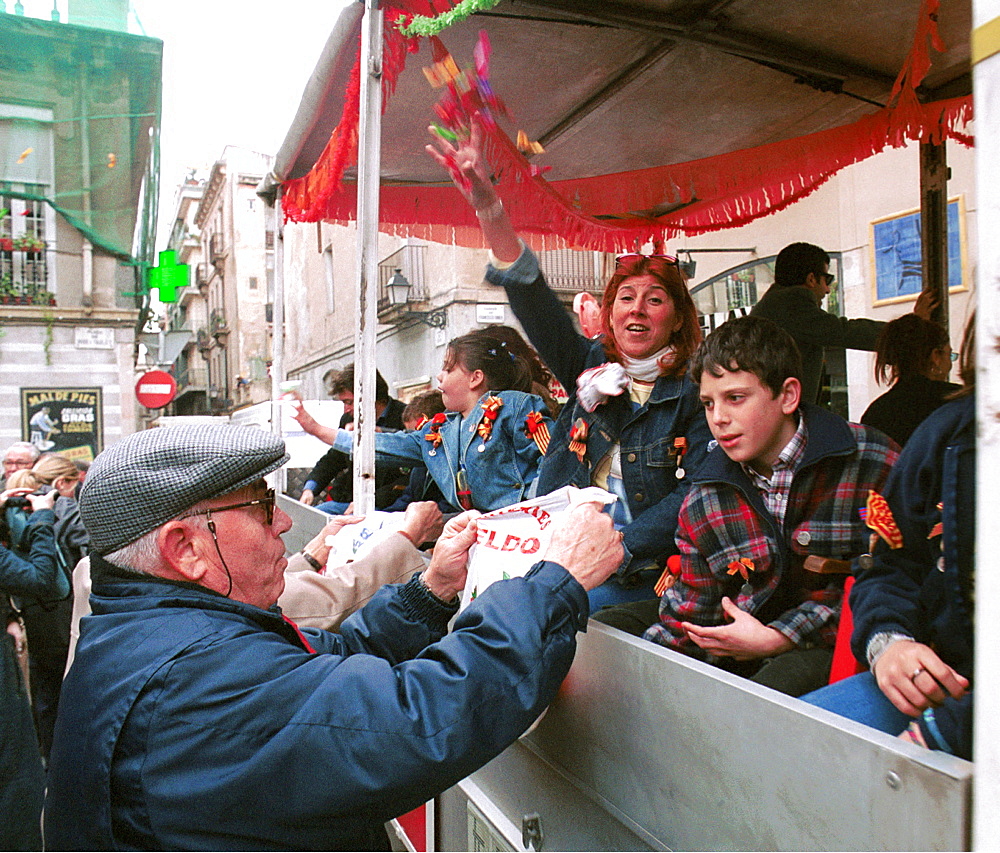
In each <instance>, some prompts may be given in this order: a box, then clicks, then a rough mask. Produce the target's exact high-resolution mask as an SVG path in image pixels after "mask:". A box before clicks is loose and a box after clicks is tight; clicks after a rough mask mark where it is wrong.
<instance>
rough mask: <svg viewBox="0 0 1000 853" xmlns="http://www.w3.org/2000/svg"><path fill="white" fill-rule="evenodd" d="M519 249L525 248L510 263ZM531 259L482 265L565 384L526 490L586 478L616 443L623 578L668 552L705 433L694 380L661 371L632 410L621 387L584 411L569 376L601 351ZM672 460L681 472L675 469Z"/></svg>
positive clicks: (672, 550) (597, 359)
mask: <svg viewBox="0 0 1000 853" xmlns="http://www.w3.org/2000/svg"><path fill="white" fill-rule="evenodd" d="M528 257H529V253H528V250H527V249H526V250H525V252H524V253H522V258H521V259H519V261H518V266H519V267H520V266H521V264H522V263H524V262H525V261H526V260H527V259H528ZM530 257H531V258H533V257H534V256H533V255H532V256H530ZM525 266H527V265H526V264H525ZM533 269H534V270H535V271H536V275H535V278H534V280H533V281H531V282H530V283H527V282H525V281H524V280H523V278H520V277H519V273H520V272H521V269H520V268H519V269H517V270H515V268H513V267H511V268H510V269H508V270H497V269H495V268H494V267H492V266H491V267H488V268H487V271H486V279H487V280H488V281H489V282H491V283H492V284H499V285H502V286H503V287H504V289H505V290H506V292H507V298H508V300H509V301H510V307H511V308H512V309H513V311H514V314H515V315H516V316H517V319H518V321H519V322H520V323H521V325H522V326H523V327H524V331H525V332H526V333H527V335H528V339H529V340H530V341H531V344H532V346H534V347H535V349H537V350H538V354H539V355H540V356H541V357H542V360H543V361H544V362H545V363H546V364H547V365H548V367H549V369H550V370H551V371H552V373H553V374H554V375H555V377H556V379H558V380H559V381H560V382H561V383H562V385H563V387H564V388H565V389H566V390H567V392H569V394H570V398H569V400H568V402H567V403H566V405H565V406H563V408H562V411H561V412H560V413H559V418H558V420H557V421H556V423H555V425H554V426H553V428H552V430H551V440H550V441H549V448H548V450H547V451H546V453H545V457H544V458H543V459H542V463H541V467H540V468H539V471H538V488H537V491H536V494H539V495H547V494H549V492H552V491H555V490H556V489H558V488H561V487H562V486H566V485H574V486H579V487H581V488H582V487H585V486H589V485H591V477H592V476H593V472H594V469H595V468H596V467H597V465H598V464H599V463H600V462H601V460H602V459H603V458H604V456H605V455H606V454H607V453H608V451H609V450H610V449H611V448H612V447H613V446H614V445H615V444H616V443H620V444H621V468H622V481H623V483H624V487H625V494H626V495H627V497H628V507H629V510H630V512H631V514H632V522H631V523H630V524H628V525H626V526H625V528H624V529H623V531H622V532H623V533H624V534H625V541H624V542H623V543H622V544H623V545H624V546H625V559H624V560H623V562H622V565H621V566H620V567H619V569H618V575H619V577H622V578H625V577H628V576H630V575H633V574H635V573H636V572H639V571H642V570H643V569H650V568H654V567H655V566H657V565H661V566H662V564H663V562H664V561H665V559H666V557H668V556H669V555H671V554H676V553H677V546H676V545H675V544H674V533H675V531H676V529H677V516H678V514H679V513H680V509H681V503H683V501H684V497H685V495H687V492H688V486H689V484H690V482H691V477H690V475H691V474H693V473H694V472H695V471H697V470H698V468H699V467H700V465H701V463H702V461H703V460H704V459H705V455H706V453H707V448H708V442H709V440H710V439H711V434H710V433H709V430H708V422H707V421H706V420H705V412H704V409H703V408H702V405H701V401H700V400H699V397H698V386H697V385H695V384H694V383H692V382H691V380H690V379H688V378H687V377H686V376H684V377H680V378H679V377H673V376H661V377H660V378H659V379H657V381H656V384H655V385H654V386H653V391H652V393H651V394H650V396H649V400H648V401H647V402H646V404H645V405H644V406H642V407H641V408H640V409H639V410H638V411H633V409H632V402H631V400H629V398H628V394H621V395H619V396H617V397H611V398H610V399H609V400H608V401H607V402H606V403H602V404H601V405H600V406H598V407H597V409H596V410H595V411H593V412H587V411H586V410H585V409H584V408H583V407H582V406H581V405H580V404H579V403H578V402H577V399H576V379H577V377H578V376H579V375H580V374H581V373H583V371H585V370H588V369H589V368H591V367H596V366H597V365H599V364H604V363H605V362H606V361H607V357H606V356H605V354H604V345H603V344H602V343H601V341H600V340H594V341H592V340H588V339H587V338H585V337H583V336H582V335H581V334H579V333H578V332H577V331H576V329H575V328H574V327H573V321H572V320H571V319H570V316H569V314H568V313H567V311H566V309H565V308H564V307H563V305H562V303H561V302H560V301H559V299H558V297H557V296H556V295H555V294H554V293H553V292H552V290H551V289H550V288H549V286H548V285H547V284H546V282H545V278H544V276H543V275H542V274H541V272H537V264H536V266H535V267H534V268H533ZM578 418H582V419H583V420H584V422H586V424H587V430H588V432H587V434H588V437H587V450H586V453H585V454H584V457H583V460H580V459H579V458H578V457H577V455H576V453H574V452H573V451H572V450H570V449H569V431H570V429H572V427H573V424H574V423H575V422H576V420H577V419H578ZM680 436H683V437H684V438H686V440H687V451H686V453H685V454H684V456H683V459H682V460H681V461H680V464H678V457H677V454H676V452H675V450H674V439H675V438H677V437H680ZM678 468H680V469H681V470H683V471H684V472H686V475H687V476H684V477H682V478H678V477H677V471H678Z"/></svg>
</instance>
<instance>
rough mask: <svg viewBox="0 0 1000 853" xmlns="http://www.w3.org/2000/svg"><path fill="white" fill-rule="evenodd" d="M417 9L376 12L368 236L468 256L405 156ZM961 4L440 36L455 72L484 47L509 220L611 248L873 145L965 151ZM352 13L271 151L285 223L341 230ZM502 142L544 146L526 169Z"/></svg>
mask: <svg viewBox="0 0 1000 853" xmlns="http://www.w3.org/2000/svg"><path fill="white" fill-rule="evenodd" d="M437 5H438V7H439V8H438V11H440V7H441V5H442V4H441V2H440V0H439V2H438V4H437ZM429 6H430V3H429V2H428V0H388V2H387V3H385V4H384V8H385V11H386V26H385V30H386V41H385V59H384V63H383V81H384V89H385V93H386V102H385V103H386V106H385V114H384V118H383V125H382V169H381V172H382V190H381V205H380V208H381V212H380V221H381V225H380V227H381V228H382V229H383V230H386V231H390V232H395V233H400V234H407V235H411V236H418V237H423V238H426V239H432V240H437V241H441V242H457V243H459V244H461V245H481V243H480V233H479V228H478V225H477V223H476V221H475V217H474V216H473V214H472V212H471V211H470V210H469V208H468V206H467V205H466V204H465V203H464V202H463V201H462V200H461V198H460V196H459V195H458V193H457V191H456V190H455V189H454V188H453V187H452V186H451V184H450V182H448V181H447V176H445V175H444V174H443V173H442V171H441V169H440V167H439V166H438V165H437V164H436V163H434V162H433V161H432V160H431V159H430V158H429V157H428V156H427V155H426V153H425V152H424V150H423V146H424V144H425V143H426V142H427V141H429V136H428V134H427V130H426V129H427V125H428V124H429V123H431V122H432V121H434V120H435V117H434V109H433V108H434V104H435V102H436V101H437V99H438V96H439V94H440V92H439V90H435V89H433V88H431V86H430V85H429V84H428V82H427V80H426V78H425V76H424V73H423V71H422V69H423V68H424V67H427V66H431V65H432V64H433V60H432V57H431V48H430V45H429V43H428V42H429V41H430V40H429V38H428V37H427V36H426V35H422V36H411V37H406V36H404V35H403V34H402V33H401V32H400V25H405V24H407V23H409V22H410V19H411V17H412V15H413V14H431V15H433V13H434V10H433V9H432V8H429ZM469 9H476V10H479V11H478V12H477V13H476V14H472V15H471V16H469V17H464V18H463V14H464V12H466V11H468V10H469ZM970 13H971V10H970V4H969V2H968V0H884V1H883V2H880V3H878V4H872V3H869V2H866V0H798V2H795V3H791V2H787V0H712V2H690V0H619V2H599V1H598V0H501V2H495V0H465V2H463V3H460V4H459V5H458V7H457V8H456V9H455V10H454V11H453V12H451V13H450V14H449V16H448V17H449V20H451V19H455V22H454V23H451V25H450V26H447V27H445V28H444V29H442V30H441V31H440V32H439V34H438V35H439V38H440V40H441V42H443V44H444V45H445V47H446V48H447V49H448V50H449V51H450V53H451V55H452V56H453V57H454V58H455V61H456V62H457V63H458V65H459V66H461V67H463V68H464V67H466V66H471V64H472V56H473V49H474V46H475V44H476V41H477V38H478V34H479V31H480V30H485V31H486V33H487V34H488V36H489V39H490V42H491V44H492V48H493V52H492V58H491V68H490V83H491V85H492V88H493V90H494V91H495V92H496V94H497V95H499V96H500V97H501V98H502V99H503V100H504V101H505V102H506V104H507V106H508V108H509V111H510V117H509V119H503V118H501V119H500V122H499V125H500V128H501V130H502V131H504V132H502V133H497V134H495V135H494V138H493V139H492V140H491V143H492V144H491V149H492V151H493V153H494V157H493V160H494V166H495V167H496V169H497V173H498V176H499V177H500V183H499V185H498V190H499V192H500V194H501V196H502V197H503V198H504V199H505V200H506V201H507V202H508V210H510V211H511V213H512V218H513V220H514V224H515V227H517V228H518V230H519V231H520V232H522V233H526V234H531V235H540V236H544V235H556V236H558V237H561V238H563V239H565V240H566V241H567V242H569V243H570V244H571V245H577V246H586V247H589V248H595V249H604V250H609V251H615V250H620V249H632V248H635V247H636V246H637V245H638V244H641V243H642V242H645V241H646V240H649V239H660V238H665V237H670V236H673V235H677V234H689V235H691V234H698V233H704V232H708V231H713V230H718V229H721V228H727V227H732V226H735V225H742V224H745V223H747V222H750V221H752V220H753V219H756V218H758V217H761V216H764V215H766V214H768V213H773V212H775V211H777V210H780V209H782V208H784V207H787V206H788V205H789V204H791V203H793V202H795V201H797V200H798V199H801V198H802V197H804V196H805V195H808V194H809V193H810V192H812V191H813V190H815V189H816V188H817V187H818V186H820V185H821V184H822V183H823V182H824V181H826V180H827V179H828V178H829V177H830V176H831V175H833V174H834V173H835V172H837V171H838V170H839V169H842V168H843V167H845V166H847V165H850V164H851V163H855V162H858V161H859V160H862V159H864V158H865V157H868V156H871V155H872V154H875V153H877V152H879V151H881V150H883V149H885V148H886V147H889V146H900V145H903V144H905V143H906V142H907V141H911V140H922V141H938V142H940V141H942V140H943V139H946V138H951V139H956V140H958V141H960V142H962V143H965V144H971V138H970V137H968V136H967V135H965V134H964V132H963V130H964V127H965V124H966V123H967V122H968V121H969V120H970V119H971V110H972V101H971V95H970V88H971V86H970V77H969V32H970V27H971V20H970ZM360 17H361V9H360V7H359V4H355V5H354V6H352V7H350V8H348V9H347V10H346V11H345V12H344V14H343V16H342V17H341V19H340V21H339V22H338V25H337V28H336V29H335V31H334V33H333V34H332V35H331V39H330V41H329V43H328V45H327V49H326V51H325V52H324V55H323V58H322V60H321V63H320V65H319V66H318V67H317V70H316V73H315V74H314V77H313V80H312V81H311V82H310V86H309V88H308V89H307V91H306V95H305V97H304V99H303V102H302V104H301V106H300V110H299V115H298V116H297V117H296V121H295V124H294V125H293V127H292V130H291V131H290V132H289V135H288V137H287V138H286V140H285V143H284V144H283V146H282V148H281V150H280V151H279V154H278V157H277V162H276V167H275V175H276V176H277V177H278V178H279V179H280V180H282V181H283V182H284V189H283V204H284V211H285V214H286V216H288V217H289V218H290V219H293V220H296V221H315V220H320V219H323V220H329V221H350V220H353V219H354V218H355V207H356V190H355V185H354V183H353V182H354V179H355V172H354V163H355V157H356V144H357V123H358V111H357V91H358V79H359V74H360V67H359V61H360V54H359V50H358V43H359V42H358V39H359V33H360ZM441 23H444V21H442V20H440V19H439V20H438V21H431V22H429V23H426V24H424V26H423V31H424V32H433V31H434V30H436V29H437V28H438V26H439V25H440V24H441ZM519 130H523V131H524V132H525V133H526V135H527V136H528V137H529V138H530V139H531V140H539V141H540V142H541V143H542V145H544V147H545V151H544V153H542V154H538V155H533V156H532V157H531V160H530V161H529V159H528V158H527V157H526V156H525V155H524V154H522V153H521V152H520V151H519V150H518V149H517V147H516V146H515V145H514V143H513V142H512V141H511V140H512V139H513V138H514V137H515V136H516V134H517V132H518V131H519ZM533 165H534V166H535V167H536V168H535V169H533V168H532V166H533ZM538 167H542V168H546V171H545V172H544V174H542V175H539V174H537V172H538Z"/></svg>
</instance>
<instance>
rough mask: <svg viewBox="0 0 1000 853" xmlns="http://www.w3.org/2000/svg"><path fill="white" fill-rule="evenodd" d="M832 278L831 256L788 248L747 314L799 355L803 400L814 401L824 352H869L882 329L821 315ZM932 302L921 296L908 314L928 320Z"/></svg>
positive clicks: (808, 246)
mask: <svg viewBox="0 0 1000 853" xmlns="http://www.w3.org/2000/svg"><path fill="white" fill-rule="evenodd" d="M833 282H834V277H833V275H832V273H831V272H830V256H829V255H828V254H827V253H826V252H825V251H824V250H823V249H821V248H820V247H819V246H814V245H813V244H812V243H791V244H790V245H788V246H785V248H784V249H782V250H781V251H780V252H778V257H777V258H775V260H774V284H772V285H771V286H770V287H769V288H768V289H767V291H766V292H765V293H764V295H763V296H762V297H761V298H760V301H759V302H758V303H757V304H756V305H754V307H753V308H752V309H751V311H750V314H751V315H752V316H754V317H764V318H765V319H767V320H773V321H774V322H775V323H777V324H778V325H779V326H781V328H783V329H784V330H785V331H786V332H788V333H789V334H790V335H791V336H792V338H793V339H794V340H795V343H796V344H798V347H799V352H801V353H802V399H803V400H804V401H805V402H807V403H815V402H817V401H818V400H819V392H820V385H821V382H822V376H823V347H846V348H847V349H860V350H873V349H875V342H876V339H877V338H878V334H879V332H880V331H881V330H882V328H883V327H884V326H885V323H883V322H880V321H878V320H867V319H864V318H861V319H857V320H848V319H847V318H846V317H837V316H835V315H833V314H830V313H829V312H828V311H824V310H823V309H822V308H821V307H820V306H821V304H822V302H823V299H824V297H825V296H826V295H827V294H828V293H829V292H830V287H831V285H832V284H833ZM936 304H937V300H936V298H935V297H934V294H933V293H932V292H931V291H929V290H924V291H923V292H921V294H920V296H919V297H917V301H916V304H915V305H914V306H913V313H914V314H917V315H919V316H920V317H923V318H924V319H925V320H929V319H930V316H931V311H933V310H934V306H935V305H936Z"/></svg>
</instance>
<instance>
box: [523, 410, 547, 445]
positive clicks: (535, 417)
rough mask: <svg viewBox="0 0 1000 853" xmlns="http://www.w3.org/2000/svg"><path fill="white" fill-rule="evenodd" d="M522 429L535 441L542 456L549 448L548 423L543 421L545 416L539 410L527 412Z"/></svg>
mask: <svg viewBox="0 0 1000 853" xmlns="http://www.w3.org/2000/svg"><path fill="white" fill-rule="evenodd" d="M524 431H525V432H526V433H527V434H528V437H529V438H530V439H531V440H532V441H534V442H535V444H536V445H537V446H538V449H539V450H540V451H541V453H542V456H544V455H545V451H546V450H548V449H549V438H550V436H549V425H548V424H547V423H545V418H544V417H542V413H541V412H528V417H527V418H525V421H524Z"/></svg>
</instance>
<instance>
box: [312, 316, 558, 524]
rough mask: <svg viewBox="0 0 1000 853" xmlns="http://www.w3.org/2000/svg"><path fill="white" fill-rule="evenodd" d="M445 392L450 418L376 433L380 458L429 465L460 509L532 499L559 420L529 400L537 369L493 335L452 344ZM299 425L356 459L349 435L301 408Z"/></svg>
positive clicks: (441, 378) (444, 371)
mask: <svg viewBox="0 0 1000 853" xmlns="http://www.w3.org/2000/svg"><path fill="white" fill-rule="evenodd" d="M437 381H438V386H439V387H440V389H441V394H442V397H443V399H444V405H445V408H446V409H447V411H446V412H442V413H441V414H438V415H435V416H434V417H433V418H431V420H430V421H428V422H427V423H426V424H424V425H423V426H422V427H421V428H420V429H418V430H414V431H412V432H377V433H375V458H376V460H377V461H378V462H380V463H384V464H392V465H423V466H425V467H426V468H427V471H428V473H429V474H430V475H431V477H432V478H433V479H434V482H435V483H436V484H437V485H438V488H440V489H441V492H442V493H443V494H444V497H445V499H446V500H447V501H448V502H449V503H450V504H451V505H452V506H456V507H459V506H460V507H462V508H463V509H473V508H474V509H478V510H480V511H482V512H489V511H491V510H494V509H500V508H501V507H504V506H510V505H511V504H515V503H518V502H519V501H522V500H524V499H525V498H527V497H528V496H529V495H528V491H529V488H530V487H531V485H532V483H533V481H534V479H535V477H536V476H537V475H538V463H539V461H540V460H541V458H542V454H543V453H544V451H545V447H546V446H547V445H548V439H549V427H550V425H551V420H550V419H549V417H548V411H547V409H546V408H545V404H544V403H543V402H542V399H541V398H540V397H538V396H536V395H535V394H531V393H528V389H529V388H530V387H531V368H530V366H529V365H528V363H527V361H526V360H525V359H524V358H523V356H520V355H515V354H514V353H512V352H510V350H509V349H508V348H507V346H506V344H505V343H504V342H502V341H499V340H497V339H496V338H494V337H491V336H490V335H489V333H488V331H487V330H480V331H476V332H471V333H469V334H468V335H463V336H462V337H459V338H455V339H454V340H453V341H451V343H450V344H448V350H447V352H446V353H445V357H444V363H443V364H442V366H441V372H440V373H439V374H438V376H437ZM295 405H296V408H297V412H296V414H295V419H296V420H297V421H298V422H299V424H300V425H301V426H302V429H304V430H305V431H306V432H308V433H310V434H311V435H315V436H316V437H317V438H320V439H322V440H323V441H325V442H327V443H328V444H332V445H333V446H334V447H335V448H337V449H338V450H342V451H343V452H344V453H351V452H352V449H353V439H352V436H351V433H350V432H348V431H347V430H343V429H341V430H334V429H330V428H329V427H324V426H321V425H320V424H319V423H318V422H317V421H316V420H315V419H314V418H313V417H312V416H311V415H310V414H309V413H308V412H306V411H305V409H304V408H303V406H302V404H301V403H296V404H295Z"/></svg>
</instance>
